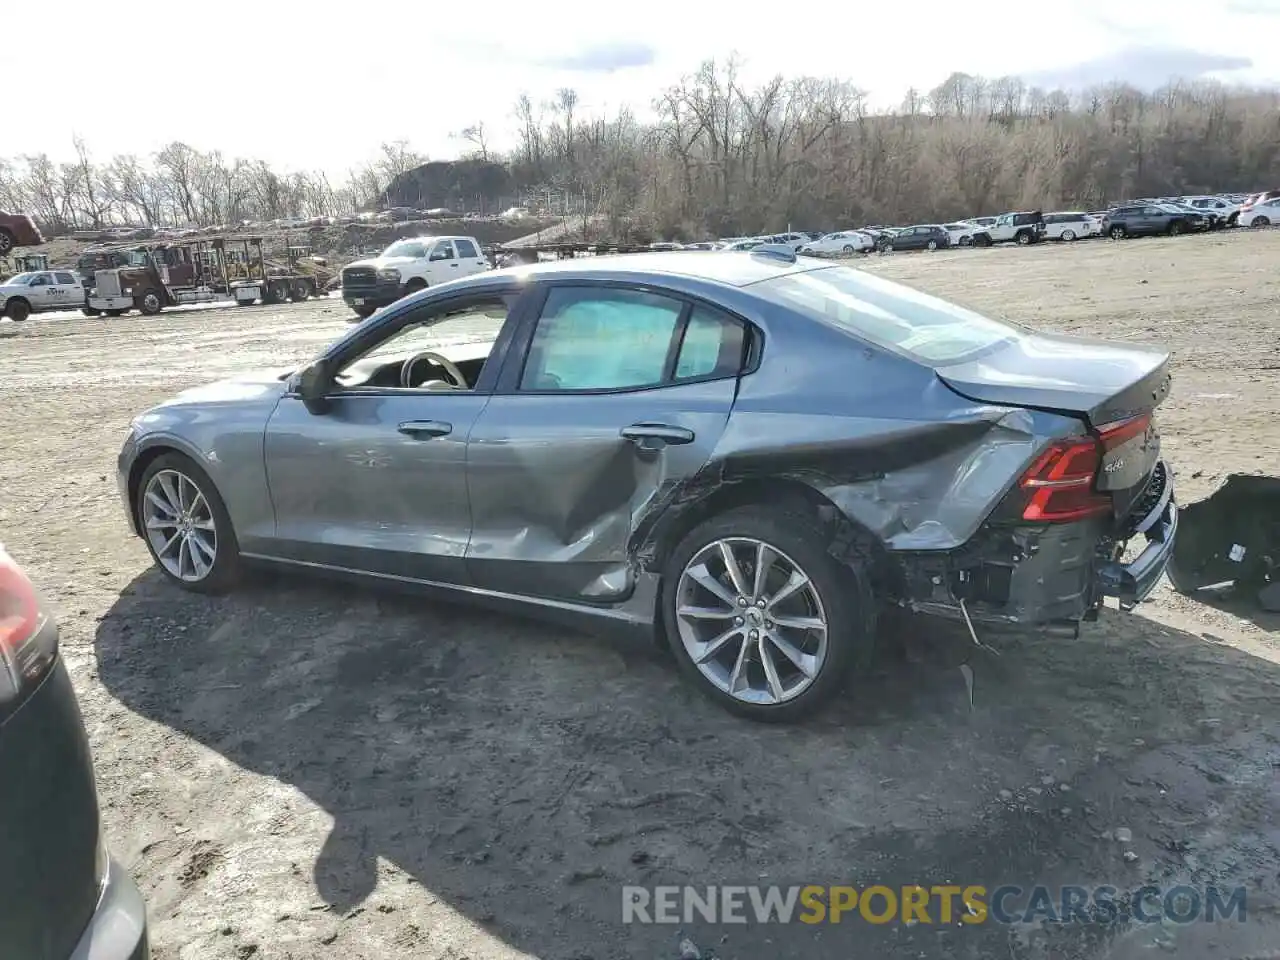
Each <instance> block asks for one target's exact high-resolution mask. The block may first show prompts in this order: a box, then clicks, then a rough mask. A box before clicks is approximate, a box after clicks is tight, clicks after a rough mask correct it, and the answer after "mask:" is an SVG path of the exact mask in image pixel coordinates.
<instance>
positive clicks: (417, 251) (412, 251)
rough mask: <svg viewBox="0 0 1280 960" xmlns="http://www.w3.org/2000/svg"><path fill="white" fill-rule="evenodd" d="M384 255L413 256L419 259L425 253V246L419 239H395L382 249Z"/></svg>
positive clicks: (423, 256)
mask: <svg viewBox="0 0 1280 960" xmlns="http://www.w3.org/2000/svg"><path fill="white" fill-rule="evenodd" d="M382 255H383V256H384V257H413V258H414V259H415V260H421V259H423V258H425V257H426V255H427V247H426V244H424V243H423V242H422V241H420V240H397V241H396V242H395V243H393V244H392V245H391V246H389V247H387V249H385V250H383V251H382Z"/></svg>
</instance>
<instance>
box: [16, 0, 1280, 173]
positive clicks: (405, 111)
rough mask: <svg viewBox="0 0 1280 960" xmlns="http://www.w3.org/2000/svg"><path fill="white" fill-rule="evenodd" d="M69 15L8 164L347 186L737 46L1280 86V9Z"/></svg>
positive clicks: (905, 62)
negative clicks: (72, 156) (218, 168)
mask: <svg viewBox="0 0 1280 960" xmlns="http://www.w3.org/2000/svg"><path fill="white" fill-rule="evenodd" d="M57 10H58V13H57V16H56V17H55V20H56V23H57V24H58V25H57V26H53V27H51V26H50V25H49V23H48V22H46V21H43V20H42V19H41V18H36V17H34V16H31V15H30V14H27V13H18V12H17V11H16V10H15V11H12V12H10V14H9V15H8V16H6V17H5V28H6V29H5V34H6V37H7V42H6V44H5V52H4V56H3V60H4V65H5V74H6V76H7V77H9V78H10V80H11V81H14V82H15V83H17V86H13V89H14V90H19V89H20V90H24V91H27V92H30V91H32V90H38V91H39V93H40V98H39V99H40V103H41V104H42V105H43V107H42V108H40V109H37V110H35V112H32V111H30V110H24V111H18V112H14V111H13V110H12V109H11V110H10V111H9V123H7V124H5V133H4V136H3V141H2V142H0V155H4V156H13V155H15V154H22V153H37V152H41V151H43V152H47V153H49V154H50V155H51V156H54V157H55V158H58V159H64V158H66V157H67V156H68V154H69V153H70V151H71V149H72V148H71V140H72V137H73V136H74V135H76V134H78V135H80V136H82V137H84V138H85V139H86V140H87V141H88V143H89V145H90V147H91V149H92V151H93V152H94V154H95V156H98V157H106V156H109V155H110V154H113V153H125V152H131V153H136V154H139V155H144V156H145V155H147V154H149V153H151V152H153V151H154V150H156V149H157V148H159V147H160V146H162V145H163V144H164V143H166V142H168V141H171V140H184V141H186V142H187V143H190V144H191V145H192V146H195V147H197V148H199V149H203V150H209V149H220V150H222V152H223V153H224V154H226V155H229V156H244V157H258V158H261V159H264V160H267V161H268V162H270V163H272V164H274V165H276V166H278V167H280V168H284V169H324V170H327V171H329V172H330V173H334V174H339V175H340V174H341V173H342V172H344V171H345V170H347V169H348V168H350V167H351V166H352V165H354V164H358V163H360V162H361V161H363V160H367V159H369V158H370V156H371V155H372V154H373V153H374V152H376V150H377V145H378V144H379V143H380V142H381V141H384V140H399V139H404V140H408V141H410V142H411V143H412V144H413V145H414V146H415V147H416V148H417V149H419V150H421V151H423V152H425V153H427V154H429V155H430V156H431V157H432V158H433V159H448V158H451V157H454V156H456V155H457V154H458V153H459V152H461V151H462V150H463V149H465V145H464V144H463V143H462V142H461V141H460V140H459V139H458V138H457V137H456V135H454V134H456V132H457V131H459V130H461V129H462V128H464V127H466V126H468V125H470V124H473V123H475V122H477V121H483V122H484V123H485V124H486V126H487V128H489V129H490V130H491V131H492V132H491V139H492V145H493V146H496V147H499V148H505V147H509V146H510V145H511V144H512V142H513V131H514V121H513V119H512V105H513V103H514V101H515V100H516V98H517V96H519V94H520V93H521V92H527V93H528V94H529V95H530V96H531V97H532V98H533V99H534V100H535V101H539V100H543V99H547V98H549V97H550V96H552V94H553V93H554V91H555V90H556V89H557V88H560V87H566V86H568V87H573V88H575V89H577V90H578V91H579V96H580V99H581V103H582V107H581V110H582V111H583V112H586V113H594V112H599V111H602V110H609V111H612V110H614V109H616V108H617V107H618V106H619V105H620V104H628V105H630V106H632V107H633V108H635V109H637V110H638V111H639V112H641V113H642V114H644V113H645V112H647V110H648V105H649V103H650V101H651V100H652V98H653V96H654V95H655V94H656V93H657V92H658V91H659V90H661V89H662V88H663V87H664V86H666V85H669V84H671V83H674V82H676V81H677V80H679V78H680V76H681V75H682V74H685V73H689V72H692V71H693V70H694V69H696V67H697V66H698V64H699V63H700V62H701V61H702V60H704V59H706V58H708V57H718V58H723V57H727V56H728V55H729V54H730V53H732V52H736V53H737V54H738V55H739V57H740V58H741V61H742V63H743V69H744V72H745V73H746V74H747V75H748V79H751V80H755V79H763V78H766V77H768V76H771V75H773V74H775V73H783V74H785V75H798V74H802V73H807V74H811V75H820V76H839V77H842V78H847V79H849V80H852V81H853V82H854V83H856V84H857V85H858V86H859V87H861V88H863V89H865V90H867V91H868V92H869V93H870V95H871V97H872V102H873V104H874V105H877V106H891V105H895V104H897V103H898V102H900V101H901V99H902V95H903V93H904V92H905V91H906V89H907V88H908V87H912V86H914V87H916V88H918V89H920V90H925V91H927V90H928V89H930V88H932V87H933V86H936V85H937V84H938V83H939V82H940V81H942V80H943V79H944V78H945V77H946V76H947V75H948V74H950V73H952V72H953V71H957V70H960V71H965V72H968V73H976V74H983V75H987V76H996V75H999V74H1006V73H1008V74H1019V75H1022V76H1025V77H1028V78H1029V79H1032V80H1034V81H1036V82H1039V83H1042V84H1047V85H1054V84H1055V83H1064V84H1066V85H1070V86H1077V85H1084V84H1088V83H1093V82H1102V81H1106V80H1109V79H1125V80H1129V81H1130V82H1134V83H1137V84H1139V85H1143V86H1147V87H1151V86H1156V85H1159V84H1160V83H1162V82H1163V81H1164V80H1166V79H1167V78H1168V77H1169V76H1170V75H1171V74H1174V73H1177V74H1181V75H1184V76H1212V77H1217V78H1219V79H1222V80H1225V81H1228V82H1243V83H1276V82H1280V43H1277V42H1276V41H1277V38H1280V0H1199V2H1190V0H1185V2H1184V0H1061V2H1057V3H1053V4H1050V3H1047V2H1045V0H963V2H959V0H911V2H899V3H875V2H871V3H854V2H844V0H832V2H828V3H779V2H776V0H773V2H770V0H759V2H756V3H744V2H742V0H679V2H676V0H646V2H644V3H617V2H613V3H610V2H607V0H550V2H547V3H529V2H520V3H514V2H509V0H482V2H481V3H479V4H457V3H442V2H431V0H416V2H399V0H382V2H377V3H352V2H350V0H341V2H327V0H320V2H319V3H315V4H299V3H286V2H284V0H256V2H246V0H220V2H219V3H218V4H216V5H215V6H213V7H210V6H208V5H202V4H198V3H197V4H189V3H188V4H184V3H177V4H175V3H172V2H168V0H167V2H165V3H158V2H152V0H134V2H131V3H128V4H125V5H112V6H109V7H103V6H102V5H101V4H99V3H91V2H89V0H65V2H64V3H63V4H61V5H59V6H58V8H57ZM105 10H110V15H109V16H108V15H106V14H105V13H104V12H103V11H105ZM237 23H239V24H242V25H243V26H241V27H239V28H237V27H236V24H237ZM68 24H73V25H74V27H73V28H66V27H67V25H68ZM249 25H253V28H254V29H255V32H254V33H253V34H247V33H246V35H245V36H244V37H243V39H240V40H236V39H234V37H235V33H236V31H237V30H246V29H247V28H248V26H249ZM50 30H53V31H54V32H53V33H50V32H49V31H50ZM54 37H56V42H55V43H51V42H49V41H50V40H51V39H53V38H54ZM273 51H274V52H273ZM95 64H97V65H100V67H99V69H100V70H101V72H98V71H97V70H95V68H94V66H93V65H95ZM272 107H277V108H283V109H270V108H272ZM45 108H47V109H45ZM20 118H21V119H20Z"/></svg>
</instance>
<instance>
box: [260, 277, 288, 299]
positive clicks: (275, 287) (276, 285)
mask: <svg viewBox="0 0 1280 960" xmlns="http://www.w3.org/2000/svg"><path fill="white" fill-rule="evenodd" d="M264 301H267V302H270V303H288V302H289V281H288V280H272V281H271V283H270V284H269V285H268V286H267V292H266V296H265V297H264Z"/></svg>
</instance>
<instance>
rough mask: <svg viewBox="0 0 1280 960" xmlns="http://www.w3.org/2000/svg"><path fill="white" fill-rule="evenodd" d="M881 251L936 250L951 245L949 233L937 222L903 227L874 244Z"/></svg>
mask: <svg viewBox="0 0 1280 960" xmlns="http://www.w3.org/2000/svg"><path fill="white" fill-rule="evenodd" d="M876 246H877V247H878V248H879V250H880V251H881V252H882V253H892V252H893V251H894V250H938V249H941V248H943V247H949V246H951V234H949V233H947V228H946V227H944V226H942V225H941V224H937V223H923V224H918V225H916V226H911V227H903V228H901V229H900V230H898V232H897V233H895V234H894V235H893V236H891V237H883V238H881V239H880V240H879V242H878V243H877V244H876Z"/></svg>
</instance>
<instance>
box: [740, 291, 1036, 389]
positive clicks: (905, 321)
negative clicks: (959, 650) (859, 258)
mask: <svg viewBox="0 0 1280 960" xmlns="http://www.w3.org/2000/svg"><path fill="white" fill-rule="evenodd" d="M751 289H752V290H754V291H756V292H757V293H759V294H760V295H761V296H763V297H765V298H766V299H768V300H772V301H774V302H775V303H778V304H781V305H783V306H786V307H790V308H791V309H793V310H798V311H799V312H801V313H804V314H807V315H808V316H811V317H813V318H814V319H817V320H821V321H823V322H825V323H827V324H830V325H831V326H834V327H837V328H838V329H841V330H847V331H848V332H849V333H852V334H855V335H856V336H858V337H861V338H862V339H864V340H868V341H870V342H871V343H874V344H877V345H879V346H881V347H886V348H888V349H890V350H896V351H898V352H900V353H905V354H907V355H908V356H910V357H912V358H913V359H916V360H919V361H921V362H922V363H926V364H928V365H930V366H946V365H948V364H952V363H959V362H961V361H962V360H965V359H968V358H969V357H971V356H973V355H974V354H977V353H980V352H982V351H985V350H988V349H990V348H991V347H994V346H996V345H997V344H1000V343H1004V342H1006V341H1009V340H1013V339H1016V338H1017V337H1019V336H1021V331H1020V330H1019V329H1018V328H1017V327H1015V326H1013V325H1012V324H1007V323H1002V322H1001V321H999V320H992V319H990V318H989V317H984V316H982V314H980V313H974V312H973V311H972V310H966V309H965V308H964V307H958V306H956V305H955V304H953V303H948V302H947V301H945V300H941V299H939V298H937V297H932V296H930V295H929V294H927V293H921V292H920V291H919V290H913V289H912V288H910V287H905V286H902V285H901V284H897V283H893V282H892V281H889V280H884V279H882V278H880V277H877V276H874V275H872V274H869V273H863V272H861V271H859V270H852V269H850V268H849V267H826V268H823V269H821V270H811V271H808V272H805V273H790V274H784V275H782V276H778V277H774V278H773V279H771V280H764V281H761V282H759V283H755V284H752V286H751Z"/></svg>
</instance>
